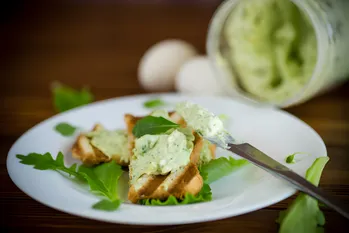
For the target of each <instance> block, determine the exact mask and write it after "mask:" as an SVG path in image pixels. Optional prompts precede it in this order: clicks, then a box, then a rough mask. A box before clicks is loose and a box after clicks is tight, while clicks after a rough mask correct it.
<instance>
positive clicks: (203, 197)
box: [140, 184, 212, 206]
mask: <svg viewBox="0 0 349 233" xmlns="http://www.w3.org/2000/svg"><path fill="white" fill-rule="evenodd" d="M211 200H212V192H211V188H210V186H209V185H208V184H204V185H203V187H202V189H201V191H200V192H199V193H198V194H197V195H196V196H194V195H192V194H190V193H187V194H186V195H185V196H184V198H183V199H182V200H178V199H177V198H176V197H174V196H170V197H169V198H167V200H164V201H161V200H158V199H144V200H141V201H140V204H141V205H148V206H167V205H187V204H193V203H198V202H206V201H211Z"/></svg>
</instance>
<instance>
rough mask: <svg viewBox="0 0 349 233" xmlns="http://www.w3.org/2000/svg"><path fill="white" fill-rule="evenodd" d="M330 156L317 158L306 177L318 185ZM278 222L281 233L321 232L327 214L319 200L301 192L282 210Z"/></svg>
mask: <svg viewBox="0 0 349 233" xmlns="http://www.w3.org/2000/svg"><path fill="white" fill-rule="evenodd" d="M328 161H329V157H319V158H317V159H316V160H315V161H314V163H313V164H312V166H311V167H310V168H309V169H308V170H307V173H306V179H307V180H308V181H309V182H311V183H312V184H314V185H316V186H318V185H319V182H320V177H321V173H322V171H323V169H324V168H325V165H326V163H327V162H328ZM277 222H278V223H279V224H280V229H279V233H293V232H297V233H319V232H323V228H322V227H321V226H323V225H324V224H325V216H324V214H323V213H322V211H321V210H320V208H319V205H318V201H317V200H316V199H314V198H313V197H311V196H309V195H307V194H305V193H300V194H299V195H298V196H297V198H296V199H295V200H294V201H293V202H292V203H291V205H290V206H289V207H288V209H287V210H285V211H281V212H280V214H279V218H278V219H277Z"/></svg>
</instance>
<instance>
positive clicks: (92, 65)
mask: <svg viewBox="0 0 349 233" xmlns="http://www.w3.org/2000/svg"><path fill="white" fill-rule="evenodd" d="M77 2H78V1H77ZM90 2H93V1H90ZM215 7H216V6H215V5H214V4H213V5H202V6H195V5H189V6H184V5H172V6H171V5H110V4H107V3H102V4H100V5H97V4H95V5H88V4H84V5H83V4H81V3H76V4H75V5H67V4H65V5H55V6H54V5H44V3H40V4H38V3H37V4H34V3H32V4H31V5H29V4H28V5H27V6H21V5H19V6H17V7H13V8H11V9H12V10H11V9H9V10H8V11H7V13H8V14H5V15H2V17H3V21H2V24H1V41H2V42H1V45H0V46H1V56H0V57H1V69H0V72H1V76H0V77H1V80H2V83H5V85H4V84H3V86H2V89H1V91H0V100H1V106H2V109H1V111H0V129H1V133H0V152H1V155H2V156H1V159H0V177H1V191H0V197H1V199H0V200H1V207H0V209H1V215H2V216H1V218H0V219H1V229H4V230H5V231H7V232H24V230H34V231H35V232H48V231H49V232H52V233H53V232H60V231H62V232H63V231H64V232H75V233H78V232H84V233H86V232H94V231H97V230H101V231H104V232H106V231H108V232H130V233H131V232H168V233H170V232H198V233H203V232H217V233H218V232H245V233H252V232H277V225H276V224H275V222H274V221H275V219H276V217H277V215H278V213H279V211H280V210H283V209H285V208H286V207H287V206H288V204H289V203H290V200H292V199H294V197H291V198H289V199H287V200H285V201H282V202H280V203H277V204H275V205H272V206H270V207H268V208H265V209H262V210H258V211H255V212H253V213H248V214H245V215H242V216H238V217H234V218H230V219H225V220H221V221H216V222H208V223H200V224H192V225H183V226H171V227H141V226H125V225H115V224H108V223H102V222H98V221H93V220H87V219H83V218H80V217H75V216H72V215H68V214H65V213H62V212H59V211H56V210H53V209H50V208H48V207H46V206H44V205H42V204H39V203H38V202H36V201H34V200H32V199H31V198H30V197H28V196H27V195H26V194H24V193H23V192H21V191H20V190H19V189H18V188H17V187H16V186H15V185H14V184H13V183H12V181H11V180H10V178H9V176H8V174H7V170H6V156H7V152H8V150H9V148H10V146H11V145H12V144H13V143H14V142H15V140H16V139H17V138H18V137H19V136H20V135H21V134H23V133H24V132H25V131H26V130H28V129H29V128H31V127H32V126H34V125H35V124H37V123H39V122H41V121H42V120H45V119H47V118H49V117H51V116H52V115H54V114H55V112H54V110H53V107H52V99H51V93H50V89H49V87H50V84H51V82H52V81H54V80H58V81H61V82H63V83H65V84H68V85H71V86H73V87H77V88H79V87H81V86H83V85H89V86H90V87H91V88H92V91H93V93H94V94H95V96H96V99H97V100H102V99H106V98H112V97H118V96H124V95H131V94H138V93H144V91H143V90H142V89H141V87H140V86H139V84H138V82H137V65H138V62H139V59H140V57H141V55H142V54H143V53H144V51H145V50H146V49H147V48H148V47H149V46H151V45H152V44H154V43H155V42H157V41H160V40H163V39H165V38H174V37H176V38H181V39H184V40H187V41H189V42H191V43H193V44H194V45H195V46H196V47H197V48H198V49H199V51H200V52H201V53H204V52H205V38H206V30H207V25H208V22H209V20H210V18H211V16H212V13H213V11H214V9H215ZM348 92H349V85H348V84H346V85H344V86H343V87H341V88H339V89H336V90H335V91H333V92H332V93H328V94H326V95H324V96H321V97H318V98H315V99H313V100H311V101H309V102H307V103H305V104H303V105H301V106H297V107H293V108H290V109H287V110H288V111H289V112H291V113H293V114H295V115H296V116H298V117H300V118H301V119H302V120H304V121H305V122H306V123H308V124H309V125H310V126H312V127H313V128H314V129H315V130H316V131H317V132H318V133H319V134H320V135H321V137H322V138H323V139H324V141H325V143H326V145H327V149H328V155H329V156H330V157H331V160H330V162H329V163H328V165H327V166H326V169H325V171H324V173H323V176H322V179H321V184H320V185H321V187H322V188H324V189H325V190H326V191H327V192H329V193H332V194H334V195H335V196H337V197H340V198H342V199H343V200H344V202H346V203H347V204H348V203H349V101H348ZM325 214H326V219H327V224H326V231H327V232H336V233H339V232H349V224H348V223H349V222H348V221H347V220H345V219H344V218H342V217H341V216H340V215H338V214H337V213H334V212H333V211H331V210H328V209H325Z"/></svg>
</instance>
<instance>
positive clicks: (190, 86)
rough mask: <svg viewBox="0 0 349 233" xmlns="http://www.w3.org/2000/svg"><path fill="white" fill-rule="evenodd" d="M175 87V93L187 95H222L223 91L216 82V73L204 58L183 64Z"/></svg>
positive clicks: (200, 57)
mask: <svg viewBox="0 0 349 233" xmlns="http://www.w3.org/2000/svg"><path fill="white" fill-rule="evenodd" d="M175 85H176V89H177V91H179V92H182V93H187V94H196V95H223V94H224V89H223V88H222V86H221V85H220V83H219V82H218V80H217V73H215V72H214V70H213V67H212V64H211V63H210V60H209V59H208V57H206V56H197V57H194V58H192V59H190V60H188V61H187V62H186V63H185V64H183V66H182V67H181V69H180V70H179V72H178V74H177V76H176V84H175Z"/></svg>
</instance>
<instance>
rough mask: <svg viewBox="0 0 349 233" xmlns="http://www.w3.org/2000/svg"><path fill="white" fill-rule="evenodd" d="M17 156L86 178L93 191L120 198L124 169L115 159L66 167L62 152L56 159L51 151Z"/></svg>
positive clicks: (39, 166) (43, 167) (113, 199)
mask: <svg viewBox="0 0 349 233" xmlns="http://www.w3.org/2000/svg"><path fill="white" fill-rule="evenodd" d="M17 158H18V159H20V163H22V164H26V165H33V166H34V168H35V169H38V170H55V171H62V172H65V173H67V174H69V175H70V176H74V177H76V178H79V179H81V180H85V181H86V182H87V183H88V184H89V186H90V191H91V192H93V193H95V194H98V195H102V196H105V197H107V198H108V199H109V201H111V202H115V203H116V201H117V200H118V199H117V198H118V195H117V183H118V180H119V178H120V176H121V175H122V173H123V170H122V168H121V166H120V165H118V164H117V163H116V162H115V161H111V162H109V163H103V164H101V165H98V166H95V167H86V166H84V165H81V166H79V167H78V166H77V165H76V164H73V165H72V166H71V167H66V166H65V165H64V158H63V154H62V153H61V152H59V153H58V155H57V158H56V159H53V158H52V156H51V154H50V153H45V154H43V155H42V154H38V153H30V154H28V155H26V156H25V155H17ZM119 201H120V200H119ZM115 203H114V204H115ZM101 205H102V204H101ZM98 206H99V205H98ZM103 206H104V205H103ZM114 206H115V205H114Z"/></svg>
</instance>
